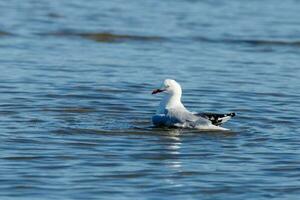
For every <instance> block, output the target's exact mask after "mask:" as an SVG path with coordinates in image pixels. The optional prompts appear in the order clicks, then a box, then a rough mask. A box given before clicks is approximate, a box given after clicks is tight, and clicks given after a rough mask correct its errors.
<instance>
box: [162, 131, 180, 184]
mask: <svg viewBox="0 0 300 200" xmlns="http://www.w3.org/2000/svg"><path fill="white" fill-rule="evenodd" d="M181 134H182V130H180V129H172V130H170V131H168V135H167V137H166V139H168V143H167V145H168V146H167V149H168V154H167V155H170V156H169V158H168V159H166V166H167V168H168V171H169V172H170V173H172V174H177V173H180V172H182V160H181V151H180V150H181V145H182V142H181V138H180V136H181ZM165 181H166V182H167V183H168V184H169V185H171V186H172V187H180V186H182V184H181V183H180V182H179V180H178V179H177V177H176V176H170V177H166V179H165Z"/></svg>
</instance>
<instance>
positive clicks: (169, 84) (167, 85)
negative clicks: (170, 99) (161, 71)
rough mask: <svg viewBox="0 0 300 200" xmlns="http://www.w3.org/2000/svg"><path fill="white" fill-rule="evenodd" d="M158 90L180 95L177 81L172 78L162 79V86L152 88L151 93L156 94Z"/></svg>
mask: <svg viewBox="0 0 300 200" xmlns="http://www.w3.org/2000/svg"><path fill="white" fill-rule="evenodd" d="M160 92H165V93H168V94H170V95H181V93H182V91H181V87H180V85H179V83H177V82H176V81H175V80H173V79H166V80H164V82H163V84H162V87H161V88H159V89H156V90H153V92H152V94H157V93H160Z"/></svg>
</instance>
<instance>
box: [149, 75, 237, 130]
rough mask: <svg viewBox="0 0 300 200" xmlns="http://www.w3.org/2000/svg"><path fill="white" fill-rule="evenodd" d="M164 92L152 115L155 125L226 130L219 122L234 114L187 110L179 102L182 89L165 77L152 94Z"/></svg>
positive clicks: (221, 122)
mask: <svg viewBox="0 0 300 200" xmlns="http://www.w3.org/2000/svg"><path fill="white" fill-rule="evenodd" d="M161 92H163V93H165V96H164V98H163V99H162V101H161V102H160V105H159V108H158V109H157V111H156V114H155V115H154V116H153V117H152V122H153V124H154V125H155V126H167V127H178V128H196V129H202V130H228V129H226V128H223V127H220V125H221V124H223V123H224V122H226V121H228V120H229V119H230V118H232V117H234V116H235V113H228V114H216V113H194V112H190V111H188V110H187V109H186V108H185V107H184V105H183V104H182V103H181V95H182V90H181V87H180V85H179V83H177V82H176V81H175V80H172V79H166V80H165V81H164V83H163V86H162V88H160V89H156V90H153V92H152V94H157V93H161Z"/></svg>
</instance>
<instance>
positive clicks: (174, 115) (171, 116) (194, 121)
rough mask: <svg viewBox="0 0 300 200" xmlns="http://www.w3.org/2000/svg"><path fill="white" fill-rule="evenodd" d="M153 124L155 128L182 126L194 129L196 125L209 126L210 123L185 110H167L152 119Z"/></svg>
mask: <svg viewBox="0 0 300 200" xmlns="http://www.w3.org/2000/svg"><path fill="white" fill-rule="evenodd" d="M152 121H153V124H155V125H157V126H162V125H167V126H182V127H196V126H198V125H210V124H211V122H210V121H209V120H208V119H205V118H203V117H201V116H196V115H194V114H193V113H191V112H189V111H188V110H186V109H184V108H183V109H169V110H165V114H162V115H155V116H153V117H152Z"/></svg>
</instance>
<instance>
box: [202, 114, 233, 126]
mask: <svg viewBox="0 0 300 200" xmlns="http://www.w3.org/2000/svg"><path fill="white" fill-rule="evenodd" d="M197 115H198V116H201V117H203V118H206V119H208V120H209V121H211V123H212V124H213V125H215V126H220V125H221V124H223V123H225V122H227V121H228V120H230V119H231V118H232V117H234V116H235V113H227V114H217V113H198V114H197Z"/></svg>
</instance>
